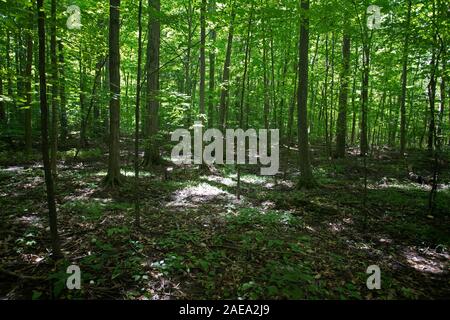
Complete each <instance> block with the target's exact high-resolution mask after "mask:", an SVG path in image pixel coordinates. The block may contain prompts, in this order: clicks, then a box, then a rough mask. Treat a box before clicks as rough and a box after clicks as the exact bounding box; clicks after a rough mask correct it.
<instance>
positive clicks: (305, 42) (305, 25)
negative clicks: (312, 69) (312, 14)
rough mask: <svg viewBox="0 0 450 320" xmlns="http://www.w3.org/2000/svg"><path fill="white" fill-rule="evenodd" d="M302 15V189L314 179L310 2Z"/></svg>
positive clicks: (305, 0) (303, 4)
mask: <svg viewBox="0 0 450 320" xmlns="http://www.w3.org/2000/svg"><path fill="white" fill-rule="evenodd" d="M301 8H302V10H303V11H302V12H303V13H304V14H302V17H301V21H300V44H299V63H298V75H299V81H300V82H299V86H298V94H297V99H298V144H299V159H300V183H299V186H301V187H311V186H313V185H314V184H315V183H314V178H313V175H312V170H311V161H310V150H309V137H308V106H307V102H308V64H309V61H308V50H309V17H308V14H309V0H301Z"/></svg>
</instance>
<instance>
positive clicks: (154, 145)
mask: <svg viewBox="0 0 450 320" xmlns="http://www.w3.org/2000/svg"><path fill="white" fill-rule="evenodd" d="M148 6H149V19H148V35H149V39H148V44H147V115H148V120H147V125H148V127H147V147H146V150H145V158H144V166H150V165H154V164H159V163H160V162H161V158H160V154H159V148H158V141H157V139H158V137H157V134H158V128H159V119H158V117H159V96H158V95H159V50H160V37H161V24H160V21H159V20H160V18H159V14H160V1H159V0H149V2H148Z"/></svg>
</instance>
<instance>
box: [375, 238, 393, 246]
mask: <svg viewBox="0 0 450 320" xmlns="http://www.w3.org/2000/svg"><path fill="white" fill-rule="evenodd" d="M378 241H379V242H380V243H386V244H391V243H392V242H393V241H392V239H390V238H387V237H386V238H380V239H378Z"/></svg>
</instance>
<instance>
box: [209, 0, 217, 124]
mask: <svg viewBox="0 0 450 320" xmlns="http://www.w3.org/2000/svg"><path fill="white" fill-rule="evenodd" d="M215 11H216V1H215V0H210V1H209V13H210V14H211V15H212V14H214V13H215ZM210 39H211V49H210V52H209V88H208V91H209V94H208V127H209V128H212V127H213V126H214V100H215V99H214V97H215V94H214V93H215V92H214V91H215V74H216V49H215V42H216V30H215V28H214V27H213V28H212V29H211V31H210Z"/></svg>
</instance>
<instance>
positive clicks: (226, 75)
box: [219, 7, 236, 131]
mask: <svg viewBox="0 0 450 320" xmlns="http://www.w3.org/2000/svg"><path fill="white" fill-rule="evenodd" d="M235 17H236V13H235V11H234V7H233V8H231V19H230V29H229V31H228V41H227V52H226V56H225V63H224V65H223V75H222V90H221V92H220V107H219V111H220V117H219V119H220V121H219V122H220V123H219V124H220V126H221V128H222V130H223V131H225V128H226V114H227V110H226V109H227V98H228V90H229V87H230V84H229V81H230V63H231V50H232V46H233V33H234V19H235Z"/></svg>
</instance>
